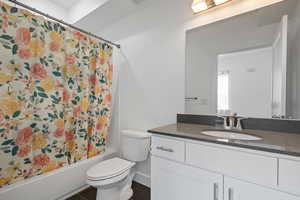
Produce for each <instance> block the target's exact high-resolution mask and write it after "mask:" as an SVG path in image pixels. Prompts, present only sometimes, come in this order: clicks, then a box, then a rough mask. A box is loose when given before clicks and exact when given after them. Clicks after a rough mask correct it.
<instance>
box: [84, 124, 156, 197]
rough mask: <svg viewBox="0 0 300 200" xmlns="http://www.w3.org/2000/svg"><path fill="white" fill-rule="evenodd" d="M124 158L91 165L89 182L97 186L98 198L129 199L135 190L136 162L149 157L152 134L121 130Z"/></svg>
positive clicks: (88, 175)
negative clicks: (133, 186) (133, 184)
mask: <svg viewBox="0 0 300 200" xmlns="http://www.w3.org/2000/svg"><path fill="white" fill-rule="evenodd" d="M121 136H122V137H121V151H122V155H123V158H118V157H116V158H112V159H109V160H105V161H103V162H100V163H98V164H97V165H95V166H93V167H91V168H90V169H89V170H88V171H87V173H86V175H87V181H86V182H87V184H89V185H90V186H92V187H95V188H97V200H129V199H130V198H131V197H132V195H133V191H132V189H131V185H132V180H133V178H134V175H135V167H134V166H135V164H136V162H141V161H144V160H146V159H147V157H148V154H149V151H150V136H151V135H150V134H149V133H147V132H141V131H134V130H124V131H122V132H121Z"/></svg>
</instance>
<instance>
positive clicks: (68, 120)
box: [0, 2, 113, 187]
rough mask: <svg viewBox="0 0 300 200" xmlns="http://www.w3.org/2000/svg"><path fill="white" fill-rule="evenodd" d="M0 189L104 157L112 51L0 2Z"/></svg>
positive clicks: (89, 39)
mask: <svg viewBox="0 0 300 200" xmlns="http://www.w3.org/2000/svg"><path fill="white" fill-rule="evenodd" d="M0 16H1V24H0V25H1V29H0V52H1V55H0V65H1V70H0V96H1V97H0V116H1V120H0V127H1V129H0V130H1V131H0V132H1V134H0V159H1V162H0V187H2V186H6V185H9V184H13V183H16V182H18V181H22V180H24V179H30V178H32V177H34V176H38V175H41V174H46V173H48V172H50V171H53V170H56V169H58V168H61V167H66V166H68V165H70V164H73V163H76V162H78V161H81V160H85V159H87V158H91V157H94V156H97V155H99V154H100V153H103V152H104V151H105V146H106V140H107V136H108V127H109V125H110V119H111V101H112V76H113V75H112V70H113V69H112V68H113V66H112V51H113V48H112V46H110V45H108V44H106V43H104V42H102V41H99V40H97V39H95V38H92V37H90V36H87V35H85V34H82V33H80V32H78V31H75V30H73V29H71V28H68V27H65V26H62V25H61V24H59V23H56V22H53V21H50V20H47V19H45V18H43V17H41V16H37V15H34V14H32V13H30V12H29V11H26V10H24V9H20V8H16V7H13V6H9V5H8V4H5V3H2V2H0Z"/></svg>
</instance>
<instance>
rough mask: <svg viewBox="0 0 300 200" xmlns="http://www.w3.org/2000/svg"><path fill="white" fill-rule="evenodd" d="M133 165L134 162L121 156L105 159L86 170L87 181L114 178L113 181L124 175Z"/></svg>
mask: <svg viewBox="0 0 300 200" xmlns="http://www.w3.org/2000/svg"><path fill="white" fill-rule="evenodd" d="M134 165H135V163H133V162H129V161H127V160H123V159H121V158H112V159H109V160H105V161H103V162H100V163H99V164H97V165H95V166H94V167H92V168H91V169H89V170H88V171H87V179H88V180H89V181H102V180H107V179H115V181H117V180H119V179H120V178H122V177H123V176H124V177H126V176H127V175H128V174H129V171H130V169H131V167H133V166H134ZM124 177H123V178H124Z"/></svg>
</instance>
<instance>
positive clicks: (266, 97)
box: [0, 0, 300, 200]
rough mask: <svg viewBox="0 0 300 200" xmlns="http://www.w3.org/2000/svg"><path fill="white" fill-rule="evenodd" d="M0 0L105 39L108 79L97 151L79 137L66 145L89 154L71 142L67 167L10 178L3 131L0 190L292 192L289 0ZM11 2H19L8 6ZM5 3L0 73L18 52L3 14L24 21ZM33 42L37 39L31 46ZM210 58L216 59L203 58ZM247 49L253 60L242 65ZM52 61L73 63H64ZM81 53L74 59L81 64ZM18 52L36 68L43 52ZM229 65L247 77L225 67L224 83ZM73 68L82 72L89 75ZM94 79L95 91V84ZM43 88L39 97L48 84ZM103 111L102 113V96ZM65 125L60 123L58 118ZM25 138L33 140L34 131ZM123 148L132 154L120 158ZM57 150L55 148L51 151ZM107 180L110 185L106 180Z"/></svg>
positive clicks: (114, 198)
mask: <svg viewBox="0 0 300 200" xmlns="http://www.w3.org/2000/svg"><path fill="white" fill-rule="evenodd" d="M0 2H1V7H5V8H9V9H7V10H10V12H12V13H11V16H13V15H17V14H20V15H21V14H24V13H27V12H25V11H23V9H26V10H28V12H29V13H35V14H34V15H33V16H31V14H27V15H28V16H30V17H32V18H33V19H38V20H44V21H47V22H48V21H50V22H52V23H55V24H60V25H61V26H59V27H65V29H66V30H67V31H69V30H72V29H76V27H78V28H79V29H77V31H78V33H81V34H77V36H78V37H79V38H80V37H81V36H82V34H83V35H86V36H88V38H93V39H95V40H96V41H100V42H101V44H105V45H102V46H99V47H98V49H96V50H95V51H97V50H99V49H101V50H102V49H103V48H104V49H103V51H101V52H102V57H105V59H104V60H105V62H104V64H103V62H102V61H101V59H100V61H96V66H99V67H101V69H105V70H108V72H112V74H111V73H107V74H104V77H106V76H107V77H106V78H108V79H109V80H110V82H109V83H107V82H105V81H103V80H102V79H101V80H99V81H100V83H101V84H102V85H101V87H104V85H105V84H107V88H106V89H107V91H106V92H108V97H107V98H106V100H107V102H106V103H107V104H105V106H107V109H108V112H106V115H105V114H104V115H105V118H104V119H103V118H101V119H100V121H102V122H103V121H105V123H104V124H105V126H101V130H102V131H103V132H102V133H100V134H99V135H100V136H99V135H98V139H99V141H100V143H99V144H98V145H99V146H96V145H95V149H96V150H95V151H92V152H90V151H89V150H91V149H89V148H87V147H86V148H85V145H86V146H87V142H86V139H83V138H84V137H85V136H84V137H83V138H81V139H80V138H78V140H76V142H77V143H76V144H75V146H80V145H81V146H83V147H82V148H83V149H85V150H86V151H87V152H83V153H87V154H88V155H87V156H83V157H82V158H81V157H80V156H79V158H78V157H76V158H75V159H72V158H74V157H73V156H72V155H69V154H68V152H67V153H66V155H65V157H66V158H65V161H64V162H62V163H63V164H62V165H63V166H59V167H57V166H55V167H54V168H58V169H53V166H50V167H49V168H47V169H44V170H43V171H42V172H40V173H39V172H38V173H36V174H34V175H32V177H26V176H24V177H22V176H21V175H20V176H19V177H18V178H12V177H11V178H10V179H8V177H7V174H8V173H9V172H10V173H11V171H13V172H16V168H18V166H17V167H15V166H14V168H13V167H12V168H9V169H10V170H9V172H8V171H7V170H5V169H6V168H7V167H8V165H9V164H11V162H9V161H8V160H9V159H11V156H10V155H11V154H13V155H15V154H17V155H15V156H14V157H15V158H17V156H18V155H19V154H18V152H21V151H20V150H19V149H16V148H19V147H15V146H14V145H12V144H13V142H12V143H10V144H7V143H9V142H6V143H4V142H5V141H8V139H7V138H5V136H6V135H5V134H4V133H3V132H0V139H1V140H0V150H1V152H0V184H1V188H0V200H2V199H3V200H19V199H31V200H54V199H55V200H56V199H59V200H60V199H81V200H86V199H104V200H106V199H109V200H119V199H122V200H123V199H124V200H125V199H126V200H128V199H133V200H148V199H152V200H166V199H172V200H185V199H189V200H194V199H197V200H198V199H203V200H223V199H224V200H248V199H249V200H250V199H251V200H252V199H258V200H269V199H270V200H271V199H274V200H277V199H278V200H298V199H300V190H299V188H300V174H299V171H300V158H299V156H300V135H299V133H300V122H299V120H298V119H300V116H299V115H300V114H299V113H300V105H299V104H298V103H299V102H300V101H299V99H298V98H299V90H298V87H299V83H298V80H299V78H298V77H297V75H298V74H299V71H298V63H299V62H300V61H299V59H298V58H299V57H300V56H299V49H300V48H299V47H300V43H299V41H300V40H299V36H300V32H298V30H299V26H298V24H299V23H300V21H299V19H300V18H299V16H298V14H299V13H300V4H299V1H298V0H231V1H228V2H227V1H226V2H225V3H224V2H222V3H221V1H215V2H214V3H213V4H209V2H212V1H202V0H200V1H198V0H194V1H193V0H164V1H161V0H151V1H150V0H122V1H120V0H99V1H96V0H84V1H83V0H68V1H61V0H19V1H10V0H1V1H0ZM219 3H220V5H217V4H219ZM3 5H5V6H3ZM7 5H9V6H10V7H7ZM199 5H200V6H199ZM201 5H202V6H204V7H201ZM215 5H216V6H215ZM14 7H16V8H18V9H17V10H16V9H12V8H14ZM26 7H27V8H26ZM199 7H200V10H198V9H199ZM30 8H34V9H36V10H30ZM4 13H5V11H3V9H2V10H0V26H1V28H0V67H1V68H0V70H1V71H0V73H1V72H5V74H9V75H12V74H13V73H12V72H11V71H6V70H4V69H3V68H4V66H7V65H8V64H9V65H12V64H11V63H9V62H10V61H11V59H12V56H16V55H12V54H13V53H14V51H15V52H16V53H17V54H18V55H22V54H21V51H20V49H21V48H20V47H18V49H16V48H14V46H12V47H11V49H8V48H6V47H4V46H7V45H5V44H7V43H6V42H7V40H6V39H5V38H7V37H5V36H4V37H3V35H9V36H10V37H12V38H15V37H17V35H16V33H15V32H13V30H16V28H15V27H14V26H12V25H11V24H8V26H9V28H10V29H9V30H12V31H7V32H5V29H4V28H6V26H7V25H4V24H5V20H10V21H13V20H15V21H16V26H17V27H19V26H26V24H20V19H17V20H16V18H15V17H9V18H8V19H7V18H5V17H4ZM44 14H48V16H43V15H44ZM38 15H42V16H43V17H40V16H38ZM50 16H51V17H50ZM57 19H59V20H62V21H57ZM15 21H14V22H15ZM69 25H71V26H69ZM3 27H4V28H3ZM61 30H62V31H63V29H61ZM63 32H64V31H63ZM25 36H26V34H25V35H22V36H21V40H22V41H23V43H22V41H21V44H20V45H21V46H22V45H24V44H25V43H26V37H25ZM50 36H51V35H50ZM31 37H34V34H33V33H31ZM61 37H62V38H63V39H57V38H56V37H55V36H54V37H50V39H51V40H53V39H54V40H55V41H57V40H58V41H59V42H60V43H61V44H62V45H64V48H63V49H66V48H67V47H65V45H68V40H69V39H70V37H72V36H70V35H68V34H63V35H62V36H61ZM68 37H69V38H68ZM58 38H59V37H58ZM8 39H9V40H10V38H8ZM56 39H57V40H56ZM278 41H279V43H278ZM19 42H20V41H19ZM46 42H51V41H47V40H46ZM276 44H280V45H277V46H276ZM85 45H86V44H85ZM119 45H120V46H119ZM32 46H33V48H36V49H38V47H39V43H37V44H33V45H32ZM71 46H72V43H71ZM50 47H51V48H50V50H58V49H59V50H61V49H60V48H59V47H58V46H57V45H53V46H52V45H51V46H50ZM87 48H91V47H90V46H88V47H87ZM276 50H278V51H276ZM39 52H40V51H34V52H33V53H34V54H39ZM103 52H104V53H103ZM50 53H51V52H50V51H49V52H48V51H45V52H44V54H48V55H49V54H50ZM103 54H105V56H103ZM210 55H213V56H214V58H213V59H211V60H209V59H208V58H210V57H209V56H210ZM22 56H23V58H22V60H26V57H28V56H32V54H30V53H29V54H26V51H24V52H23V55H22ZM35 56H36V57H41V56H39V55H35ZM243 56H244V57H247V56H248V57H250V58H248V57H247V58H248V59H247V62H244V63H243V64H242V65H241V64H240V63H239V62H240V61H241V60H242V59H241V58H242V57H243ZM102 57H101V56H100V58H102ZM253 57H254V58H253ZM230 58H233V59H230ZM62 59H63V60H66V62H67V63H72V60H70V59H64V57H63V58H62ZM84 59H85V58H80V59H78V60H77V62H82V63H83V64H84V63H85V61H82V60H84ZM88 59H90V58H88ZM28 60H29V61H28V62H29V63H30V64H32V63H36V62H39V63H41V64H44V65H46V64H45V63H44V61H36V60H34V59H33V58H30V59H28ZM16 62H17V63H18V62H20V60H18V59H16ZM228 62H230V66H236V65H239V67H244V68H243V69H241V68H240V69H241V70H242V73H243V74H239V75H238V76H234V77H235V79H234V80H235V81H239V82H238V83H237V82H229V79H230V78H231V77H230V75H231V74H232V75H234V73H233V72H232V71H234V70H233V68H229V67H230V66H229V64H228ZM90 65H92V64H90ZM275 66H277V67H278V68H276V67H275ZM58 67H59V66H58ZM111 68H112V70H111ZM275 68H276V69H279V70H277V71H276V70H274V69H275ZM72 69H73V68H72V67H71V68H70V69H68V67H66V69H64V70H65V71H61V73H66V74H67V75H68V70H71V71H72ZM235 69H236V68H235ZM261 70H264V71H261ZM79 71H81V70H79ZM75 72H76V70H75ZM228 72H229V73H228ZM234 72H235V71H234ZM82 73H83V76H85V73H86V71H84V70H83V71H82ZM89 73H91V72H89ZM52 74H53V73H52ZM52 74H51V77H52V78H53V79H54V80H55V81H60V82H61V86H60V87H62V89H64V85H65V84H66V85H68V82H65V81H63V79H62V78H61V77H60V76H55V75H54V74H53V75H52ZM228 74H229V76H227V75H228ZM57 75H58V74H57ZM0 79H4V80H5V79H7V80H5V81H4V82H3V80H1V86H0V94H1V96H0V98H1V99H0V101H1V104H2V105H1V104H0V111H1V113H0V114H1V116H3V112H7V109H6V106H7V107H10V105H9V104H6V103H5V102H6V101H5V100H7V98H6V97H5V96H3V93H4V92H6V91H4V90H3V88H1V87H3V85H5V84H6V85H9V82H10V80H9V77H6V76H4V77H3V76H1V77H0ZM86 79H89V78H88V77H86ZM86 79H83V80H82V82H83V83H85V81H87V82H86V83H87V84H88V85H89V84H90V83H89V81H90V80H86ZM39 81H40V80H37V83H39ZM91 82H92V81H91ZM253 82H254V84H253ZM103 84H104V85H103ZM46 85H47V84H46ZM10 86H12V87H13V85H10ZM5 87H7V86H5ZM33 87H36V85H33ZM90 87H91V88H93V84H90ZM93 89H95V88H93ZM96 89H97V88H96ZM96 89H95V91H96ZM69 90H72V89H71V88H69ZM236 90H239V91H238V92H236ZM44 91H45V92H44V93H46V94H48V90H47V89H46V90H45V89H44ZM86 91H87V92H88V90H86ZM224 91H226V92H224ZM234 91H235V92H234ZM103 92H104V91H103V90H102V91H101V92H100V94H101V95H102V93H103ZM73 93H75V94H72V95H75V96H74V99H75V98H76V94H77V93H80V95H83V94H82V92H78V91H77V90H74V92H73ZM49 94H50V93H49ZM110 94H111V95H110ZM60 95H62V94H61V93H59V94H57V95H56V96H58V97H59V96H60ZM42 96H43V94H42ZM51 96H52V95H51V94H50V95H49V97H51ZM54 97H55V95H54ZM67 97H68V95H67ZM110 97H111V98H110ZM39 98H42V97H40V96H39ZM51 98H52V97H51ZM52 99H53V98H52ZM55 99H56V98H54V99H53V100H54V101H55ZM66 99H68V100H69V98H66ZM71 100H73V99H71ZM71 100H70V102H71V103H72V101H71ZM24 101H26V100H24ZM65 103H66V104H67V103H68V101H66V102H65ZM43 105H45V104H43ZM59 106H60V105H59V104H58V107H59ZM100 107H101V109H105V108H103V104H101V105H100ZM45 109H48V108H45ZM57 109H64V108H60V107H59V108H57ZM95 109H96V108H95ZM87 110H89V108H88V109H87ZM235 113H236V115H235ZM11 114H12V115H15V116H16V118H18V117H19V118H20V117H23V116H24V113H23V110H22V112H21V113H18V112H14V113H11ZM38 114H41V115H42V114H43V112H40V113H38ZM87 114H90V113H89V112H87ZM101 115H103V113H102V114H101ZM51 116H52V115H50V116H49V117H51ZM83 116H86V115H83ZM54 117H55V115H54ZM87 117H89V116H87ZM223 118H225V120H224V119H223ZM243 118H246V119H243ZM233 119H234V120H233ZM31 120H32V119H31ZM96 120H99V119H96ZM5 121H7V119H6V118H4V119H1V122H0V123H1V125H0V126H1V127H0V130H1V131H2V129H3V128H2V125H3V124H2V123H4V122H5ZM224 122H225V123H224ZM30 124H31V123H30ZM60 125H61V124H60ZM64 125H65V127H64ZM73 125H74V124H73ZM83 125H84V123H83ZM38 126H39V125H38ZM71 126H72V124H66V123H64V124H63V125H62V128H63V129H68V128H70V127H71ZM157 127H160V128H157ZM18 128H19V129H22V128H23V125H20V126H19V127H17V130H12V131H8V132H7V133H8V134H11V136H10V137H13V139H16V138H17V134H18V133H19V132H18ZM76 128H77V127H76ZM33 129H34V128H33ZM83 129H84V128H83ZM86 129H87V128H86ZM78 130H79V132H81V131H82V129H78ZM216 130H217V131H216ZM220 130H222V131H220ZM49 132H50V133H49V134H50V135H51V134H54V133H56V134H57V135H59V134H66V133H61V132H59V131H58V132H55V130H52V129H49ZM51 132H53V133H51ZM82 132H83V133H85V131H82ZM204 133H205V134H207V135H205V134H204ZM33 134H34V135H35V134H36V133H33ZM38 134H39V135H40V133H38ZM44 135H47V133H44ZM76 135H78V134H77V132H76ZM83 135H84V134H83ZM67 136H69V135H68V134H67V135H65V137H59V142H62V143H64V140H65V138H68V137H67ZM45 137H46V136H45ZM47 137H50V139H51V140H52V139H53V138H52V137H51V136H47ZM89 137H90V136H89ZM233 137H241V138H233ZM33 138H35V139H32V141H29V142H31V143H35V142H34V141H36V140H38V139H40V138H39V137H37V136H33ZM150 140H151V141H150ZM126 142H127V143H126ZM150 143H151V148H150ZM128 144H129V145H128ZM6 146H9V147H11V149H10V152H9V153H5V152H4V151H6V150H7V147H6ZM41 146H43V145H41ZM14 147H15V148H14ZM129 147H130V148H129ZM32 148H33V147H32ZM42 149H44V150H43V151H44V152H41V153H43V154H47V155H49V156H50V155H51V156H52V155H53V154H52V153H50V152H49V151H50V150H48V149H49V148H45V147H43V148H42ZM62 149H63V148H62ZM137 149H138V150H137ZM63 150H65V149H63ZM92 150H93V149H92ZM34 151H35V152H33V150H32V155H33V156H32V157H29V161H28V159H27V160H24V162H25V161H26V162H28V163H27V165H28V166H30V165H31V164H30V163H29V162H30V161H31V160H30V159H31V158H33V157H34V155H35V153H36V152H37V151H38V150H34ZM126 151H127V153H126ZM143 153H144V154H143ZM129 154H131V156H133V157H134V158H132V157H131V158H129V157H130V156H129ZM142 154H143V155H142ZM8 155H9V156H8ZM58 155H59V154H58ZM138 155H139V156H141V157H140V158H139V159H138V158H137V157H138ZM60 156H61V155H59V156H58V157H60ZM117 158H120V160H116V159H117ZM55 159H56V157H55V156H54V157H53V161H56V160H55ZM135 159H136V160H135ZM41 160H42V161H45V160H43V159H41ZM51 160H52V157H51ZM60 160H62V158H60ZM142 160H145V161H142ZM21 161H22V162H23V160H21ZM33 161H34V160H33ZM33 161H32V162H33ZM46 161H47V159H46ZM105 161H107V162H105ZM111 161H115V162H116V161H117V162H116V163H113V162H111ZM126 161H128V162H126ZM124 166H125V167H124ZM21 167H23V166H21ZM51 167H52V168H51ZM92 169H94V170H92ZM34 170H36V169H34ZM113 170H116V171H118V172H121V171H122V174H121V175H120V174H117V175H118V176H116V177H115V176H112V175H116V174H112V173H113ZM91 171H94V172H95V173H97V174H98V175H99V174H101V173H102V174H104V173H107V174H105V175H106V179H101V180H99V182H98V180H94V181H95V182H97V184H99V185H95V184H96V183H94V182H90V181H91V179H90V178H89V175H91V174H90V173H88V172H91ZM116 171H115V172H116ZM17 175H18V174H17ZM17 175H16V176H17ZM119 175H120V176H119ZM111 178H117V179H118V178H120V179H121V180H119V179H118V180H116V179H114V180H112V179H111ZM102 181H103V182H102ZM105 181H113V183H110V184H108V185H105V184H106V183H105ZM131 183H132V186H131ZM103 184H104V185H105V187H104V186H103ZM124 185H126V187H125V186H124ZM106 186H107V187H106ZM127 186H128V187H127ZM131 187H132V189H131ZM123 189H124V190H123ZM124 191H125V192H124ZM123 194H125V195H123Z"/></svg>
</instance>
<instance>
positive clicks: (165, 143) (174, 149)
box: [151, 136, 184, 162]
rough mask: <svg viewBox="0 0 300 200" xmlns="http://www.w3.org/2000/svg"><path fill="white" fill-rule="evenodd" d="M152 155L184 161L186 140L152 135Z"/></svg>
mask: <svg viewBox="0 0 300 200" xmlns="http://www.w3.org/2000/svg"><path fill="white" fill-rule="evenodd" d="M151 153H152V155H156V156H160V157H163V158H167V159H170V160H175V161H179V162H184V142H183V141H178V140H172V139H167V138H162V137H156V136H152V145H151Z"/></svg>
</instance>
